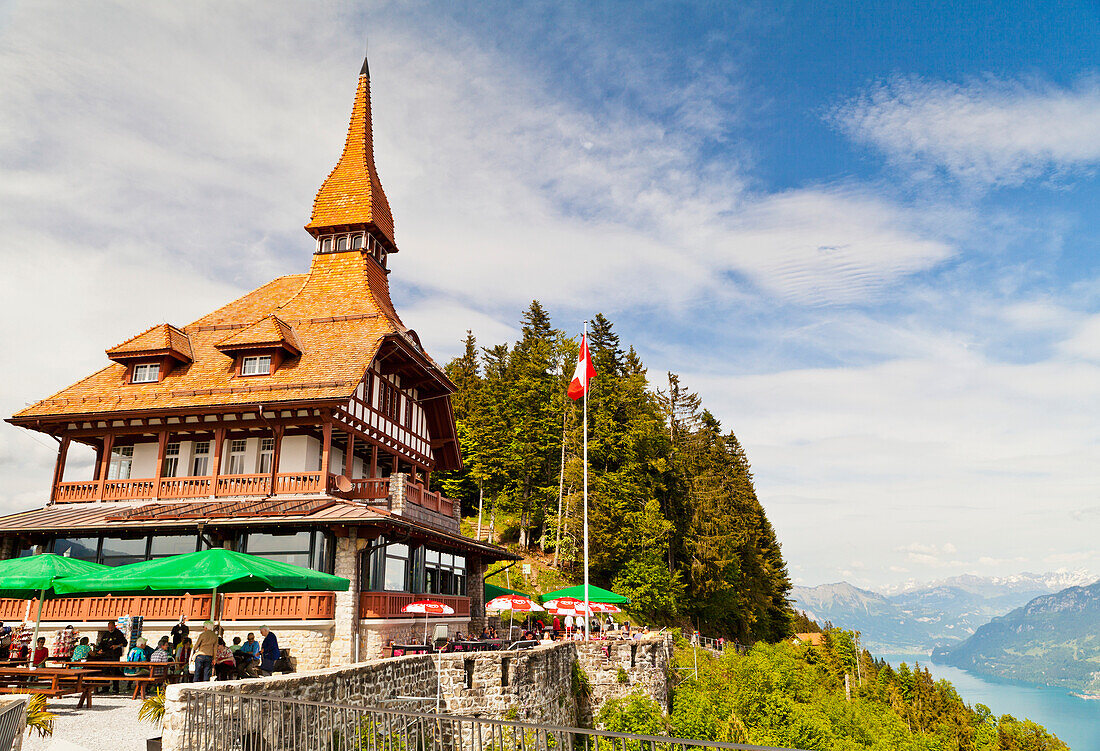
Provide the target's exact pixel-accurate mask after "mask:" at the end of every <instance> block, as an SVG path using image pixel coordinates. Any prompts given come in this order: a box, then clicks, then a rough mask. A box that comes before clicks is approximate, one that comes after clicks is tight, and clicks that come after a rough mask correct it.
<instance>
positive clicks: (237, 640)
mask: <svg viewBox="0 0 1100 751" xmlns="http://www.w3.org/2000/svg"><path fill="white" fill-rule="evenodd" d="M240 648H241V637H239V636H234V637H233V644H231V645H230V647H229V651H230V652H234V653H236V652H238V651H239V650H240Z"/></svg>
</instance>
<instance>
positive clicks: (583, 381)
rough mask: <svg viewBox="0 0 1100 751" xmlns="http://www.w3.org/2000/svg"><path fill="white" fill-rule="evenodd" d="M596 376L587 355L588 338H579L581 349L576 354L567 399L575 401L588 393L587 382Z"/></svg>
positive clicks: (589, 357) (590, 358) (590, 359)
mask: <svg viewBox="0 0 1100 751" xmlns="http://www.w3.org/2000/svg"><path fill="white" fill-rule="evenodd" d="M594 375H596V369H595V368H593V367H592V357H591V356H590V355H589V354H588V337H587V336H582V337H581V349H580V351H579V352H578V353H577V369H576V370H575V371H573V380H572V381H570V383H569V398H570V399H572V400H574V401H576V400H577V399H580V398H581V397H582V396H584V395H585V393H586V392H587V391H588V382H589V381H590V380H591V379H592V376H594Z"/></svg>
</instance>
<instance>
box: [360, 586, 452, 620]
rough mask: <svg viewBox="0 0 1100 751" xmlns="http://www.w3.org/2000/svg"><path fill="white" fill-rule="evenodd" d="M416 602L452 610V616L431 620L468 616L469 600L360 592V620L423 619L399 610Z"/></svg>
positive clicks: (420, 615) (425, 595) (429, 595)
mask: <svg viewBox="0 0 1100 751" xmlns="http://www.w3.org/2000/svg"><path fill="white" fill-rule="evenodd" d="M417 600H434V601H435V602H442V603H443V604H444V605H450V606H451V607H452V608H454V610H455V612H454V615H447V616H430V617H433V618H460V617H463V618H464V617H467V616H469V615H470V598H469V597H457V596H453V595H431V594H422V595H417V594H410V593H407V592H361V593H360V594H359V617H360V618H423V617H424V615H423V614H421V613H402V612H401V608H403V607H405V606H406V605H408V604H409V603H413V602H416V601H417Z"/></svg>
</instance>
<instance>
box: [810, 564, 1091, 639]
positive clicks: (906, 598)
mask: <svg viewBox="0 0 1100 751" xmlns="http://www.w3.org/2000/svg"><path fill="white" fill-rule="evenodd" d="M1095 580H1096V577H1095V576H1092V575H1091V574H1089V573H1088V572H1085V571H1057V572H1048V573H1045V574H1031V573H1022V574H1016V575H1014V576H1007V577H980V576H973V575H969V574H967V575H963V576H956V577H952V578H950V579H943V580H940V581H935V582H930V583H923V584H922V583H914V582H911V583H908V584H906V585H904V586H902V587H898V588H896V589H894V590H893V591H889V592H888V593H886V594H879V593H877V592H872V591H869V590H865V589H859V588H858V587H855V586H853V585H851V584H849V583H847V582H839V583H836V584H822V585H820V586H817V587H800V586H796V587H794V588H792V590H791V599H792V601H793V604H794V607H795V608H797V609H799V610H804V611H806V613H807V614H808V615H809V616H810V617H812V618H813V619H814V620H816V621H817V622H818V623H823V622H824V621H830V622H831V623H833V624H834V625H836V626H841V627H843V628H850V629H854V630H857V631H860V632H862V641H863V644H864V645H865V646H867V647H868V648H870V649H871V650H872V651H875V650H877V651H880V652H908V651H917V652H927V651H929V650H931V649H933V648H934V647H937V646H945V645H952V644H958V643H960V642H962V641H964V640H966V639H968V638H969V637H970V636H971V635H972V634H974V633H975V632H976V631H977V630H978V629H979V628H980V627H982V626H983V625H985V624H986V623H988V622H989V621H990V620H991V619H993V618H996V617H997V616H1003V615H1005V614H1006V613H1008V612H1009V611H1011V610H1012V609H1013V608H1018V607H1020V606H1022V605H1025V604H1027V603H1029V602H1030V601H1032V600H1033V599H1034V598H1036V597H1039V596H1042V595H1048V594H1052V593H1054V592H1058V591H1059V590H1062V589H1064V588H1066V587H1070V586H1079V585H1084V584H1091V583H1092V582H1093V581H1095Z"/></svg>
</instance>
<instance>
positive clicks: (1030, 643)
mask: <svg viewBox="0 0 1100 751" xmlns="http://www.w3.org/2000/svg"><path fill="white" fill-rule="evenodd" d="M932 656H933V659H934V661H935V662H938V663H942V664H946V665H954V666H956V667H960V668H964V669H966V670H970V671H972V672H974V673H978V674H980V675H988V676H995V677H998V678H1010V679H1014V680H1021V681H1028V682H1030V683H1044V684H1047V685H1051V686H1063V687H1066V688H1070V689H1074V690H1077V691H1082V692H1088V693H1091V694H1096V693H1098V692H1100V582H1097V583H1095V584H1092V585H1090V586H1087V587H1070V588H1068V589H1064V590H1062V591H1061V592H1057V593H1055V594H1049V595H1043V596H1041V597H1036V598H1035V599H1034V600H1032V601H1031V602H1029V603H1027V604H1026V605H1024V606H1023V607H1020V608H1016V609H1015V610H1013V611H1012V612H1010V613H1008V614H1007V615H1004V616H1001V617H999V618H994V619H993V620H992V621H990V622H989V623H987V624H986V625H984V626H982V627H981V628H979V629H978V630H977V631H976V632H975V633H974V635H973V636H971V637H970V638H969V639H967V640H966V641H964V642H963V643H962V644H958V645H954V646H950V647H946V648H944V647H941V648H938V649H936V651H935V652H934V653H933V655H932Z"/></svg>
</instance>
